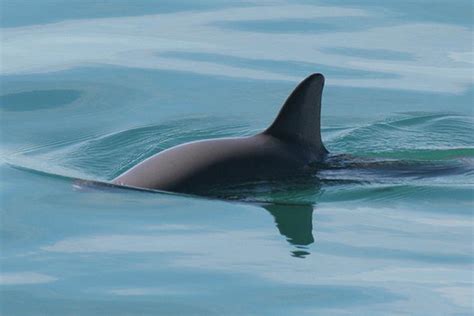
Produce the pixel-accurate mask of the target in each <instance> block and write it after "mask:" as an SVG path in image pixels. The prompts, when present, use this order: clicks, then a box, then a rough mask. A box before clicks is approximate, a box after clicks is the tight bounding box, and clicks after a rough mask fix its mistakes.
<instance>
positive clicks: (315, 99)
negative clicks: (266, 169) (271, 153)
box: [263, 74, 328, 155]
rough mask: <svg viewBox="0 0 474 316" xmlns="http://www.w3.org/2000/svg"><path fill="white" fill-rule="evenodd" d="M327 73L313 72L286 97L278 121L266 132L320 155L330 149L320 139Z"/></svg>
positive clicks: (265, 132)
mask: <svg viewBox="0 0 474 316" xmlns="http://www.w3.org/2000/svg"><path fill="white" fill-rule="evenodd" d="M323 87H324V76H323V75H321V74H312V75H310V76H309V77H307V78H306V79H304V80H303V81H302V82H301V83H300V84H299V85H298V86H297V87H296V88H295V90H293V92H292V93H291V94H290V96H289V97H288V99H286V101H285V104H284V105H283V107H282V108H281V110H280V113H278V116H277V118H276V119H275V121H274V122H273V123H272V125H270V127H269V128H268V129H267V130H265V131H264V132H263V133H264V134H267V135H272V136H274V137H276V138H279V139H282V140H286V141H291V142H298V143H301V144H303V145H305V146H308V147H310V149H311V150H312V151H313V152H315V153H316V154H318V155H323V154H326V153H327V152H328V151H327V150H326V148H325V147H324V144H323V142H322V140H321V96H322V93H323Z"/></svg>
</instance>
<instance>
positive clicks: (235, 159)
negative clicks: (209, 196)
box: [113, 74, 327, 193]
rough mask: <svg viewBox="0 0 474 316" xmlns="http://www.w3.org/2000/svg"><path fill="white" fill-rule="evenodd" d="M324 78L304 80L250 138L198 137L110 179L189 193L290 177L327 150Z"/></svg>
mask: <svg viewBox="0 0 474 316" xmlns="http://www.w3.org/2000/svg"><path fill="white" fill-rule="evenodd" d="M323 86H324V77H323V76H322V75H320V74H313V75H311V76H309V77H307V78H306V79H305V80H303V81H302V82H301V83H300V84H299V85H298V86H297V87H296V89H295V90H294V91H293V92H292V93H291V95H290V96H289V97H288V99H287V100H286V102H285V104H284V105H283V107H282V109H281V110H280V113H279V114H278V116H277V118H276V119H275V121H274V122H273V123H272V125H271V126H270V127H269V128H268V129H266V130H265V131H264V132H262V133H260V134H257V135H255V136H251V137H242V138H221V139H211V140H203V141H196V142H191V143H186V144H182V145H178V146H175V147H173V148H170V149H167V150H165V151H162V152H160V153H158V154H156V155H154V156H152V157H150V158H148V159H146V160H145V161H143V162H141V163H139V164H138V165H136V166H134V167H132V168H131V169H130V170H128V171H126V172H125V173H123V174H122V175H120V176H119V177H117V178H116V179H114V180H113V183H115V184H120V185H127V186H132V187H141V188H150V189H158V190H166V191H174V192H187V193H192V192H193V190H197V189H201V188H202V187H205V186H208V185H212V186H214V185H217V184H219V183H225V184H228V183H235V182H239V181H249V180H259V179H265V178H268V177H277V176H289V175H291V174H292V173H294V172H296V171H298V170H302V169H304V168H305V167H306V166H307V165H308V164H309V163H312V162H314V161H318V160H321V159H323V158H324V157H325V155H326V154H327V150H326V149H325V147H324V145H323V143H322V141H321V133H320V113H321V94H322V90H323Z"/></svg>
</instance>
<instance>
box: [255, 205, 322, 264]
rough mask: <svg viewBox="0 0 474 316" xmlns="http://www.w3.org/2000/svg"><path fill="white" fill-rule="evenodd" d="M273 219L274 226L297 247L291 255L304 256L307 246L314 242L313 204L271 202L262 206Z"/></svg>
mask: <svg viewBox="0 0 474 316" xmlns="http://www.w3.org/2000/svg"><path fill="white" fill-rule="evenodd" d="M263 208H264V209H266V210H267V211H268V212H270V214H272V216H273V217H274V219H275V224H276V227H277V228H278V231H279V232H280V234H281V235H282V236H285V237H286V240H287V241H288V242H289V243H290V244H292V245H295V246H296V247H297V248H298V249H297V250H294V251H292V256H294V257H297V258H304V257H305V256H307V255H309V254H310V253H309V252H308V251H307V249H308V248H307V246H308V245H310V244H312V243H313V242H314V237H313V206H312V205H311V204H307V205H282V204H272V205H265V206H263Z"/></svg>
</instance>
